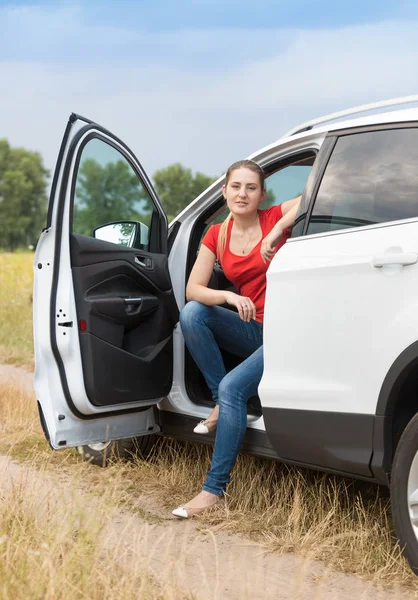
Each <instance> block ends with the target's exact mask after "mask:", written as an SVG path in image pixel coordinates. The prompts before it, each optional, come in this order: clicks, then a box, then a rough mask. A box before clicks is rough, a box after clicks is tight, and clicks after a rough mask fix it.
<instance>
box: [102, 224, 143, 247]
mask: <svg viewBox="0 0 418 600" xmlns="http://www.w3.org/2000/svg"><path fill="white" fill-rule="evenodd" d="M148 234H149V229H148V227H147V226H146V225H145V224H144V223H140V222H138V221H115V222H113V223H106V224H105V225H101V226H100V227H96V229H94V230H93V237H95V238H96V239H98V240H103V241H104V242H111V243H112V244H119V245H121V246H126V247H127V248H136V249H137V250H144V251H145V252H146V251H147V250H148V237H149V235H148Z"/></svg>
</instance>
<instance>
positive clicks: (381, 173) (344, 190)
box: [307, 128, 418, 234]
mask: <svg viewBox="0 0 418 600" xmlns="http://www.w3.org/2000/svg"><path fill="white" fill-rule="evenodd" d="M411 217H418V129H415V128H404V129H392V130H383V131H373V132H366V133H357V134H352V135H347V136H343V137H340V138H339V139H338V140H337V143H336V145H335V148H334V151H333V153H332V155H331V158H330V160H329V163H328V166H327V168H326V170H325V173H324V176H323V179H322V182H321V185H320V187H319V190H318V193H317V197H316V200H315V204H314V207H313V210H312V214H311V217H310V220H309V225H308V230H307V233H308V234H313V233H322V232H327V231H335V230H339V229H347V228H351V227H361V226H366V225H372V224H375V223H384V222H387V221H395V220H399V219H409V218H411Z"/></svg>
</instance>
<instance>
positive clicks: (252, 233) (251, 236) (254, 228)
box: [241, 215, 258, 254]
mask: <svg viewBox="0 0 418 600" xmlns="http://www.w3.org/2000/svg"><path fill="white" fill-rule="evenodd" d="M257 222H258V215H257V218H256V220H255V226H254V227H253V230H252V232H251V235H250V237H249V238H248V240H247V243H246V244H245V246H244V248H243V249H242V250H241V254H244V252H245V249H246V248H247V246H248V244H249V243H250V242H251V240H252V239H253V235H254V231H255V230H256V228H257Z"/></svg>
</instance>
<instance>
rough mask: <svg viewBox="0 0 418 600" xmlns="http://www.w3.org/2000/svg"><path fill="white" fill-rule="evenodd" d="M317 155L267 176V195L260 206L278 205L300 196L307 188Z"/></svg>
mask: <svg viewBox="0 0 418 600" xmlns="http://www.w3.org/2000/svg"><path fill="white" fill-rule="evenodd" d="M314 160H315V156H314V155H312V156H311V157H309V158H304V159H303V160H300V161H298V162H295V163H292V164H291V165H288V166H286V167H283V168H281V169H280V170H278V171H276V172H275V173H272V174H271V175H269V176H268V177H267V178H266V189H267V195H266V199H265V200H264V202H263V203H262V204H261V207H260V208H269V207H270V206H278V205H279V204H282V203H283V202H286V200H291V199H292V198H296V196H300V195H301V194H302V193H303V190H304V189H305V186H306V182H307V180H308V177H309V173H310V172H311V169H312V165H313V163H314Z"/></svg>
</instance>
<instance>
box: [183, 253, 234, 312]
mask: <svg viewBox="0 0 418 600" xmlns="http://www.w3.org/2000/svg"><path fill="white" fill-rule="evenodd" d="M215 260H216V256H215V255H214V253H213V252H212V251H211V250H209V248H207V247H206V246H205V245H204V244H202V245H201V246H200V250H199V253H198V255H197V258H196V262H195V263H194V265H193V269H192V272H191V273H190V277H189V281H188V282H187V287H186V298H187V300H197V302H202V304H207V305H208V306H212V305H214V304H224V303H225V302H226V298H225V291H224V290H212V289H210V288H208V283H209V280H210V278H211V275H212V271H213V267H214V266H215Z"/></svg>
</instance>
